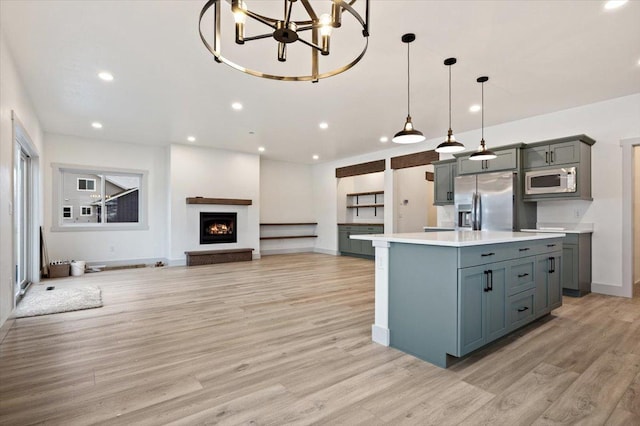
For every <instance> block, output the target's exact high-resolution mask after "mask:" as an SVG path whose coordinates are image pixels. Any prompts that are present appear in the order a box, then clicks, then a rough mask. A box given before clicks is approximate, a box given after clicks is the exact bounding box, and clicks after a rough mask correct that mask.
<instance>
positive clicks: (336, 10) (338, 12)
mask: <svg viewBox="0 0 640 426" xmlns="http://www.w3.org/2000/svg"><path fill="white" fill-rule="evenodd" d="M331 25H333V28H340V27H341V26H342V8H341V7H340V5H338V4H337V3H333V4H332V5H331Z"/></svg>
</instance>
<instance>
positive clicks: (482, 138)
mask: <svg viewBox="0 0 640 426" xmlns="http://www.w3.org/2000/svg"><path fill="white" fill-rule="evenodd" d="M481 140H482V146H484V81H483V82H482V137H481Z"/></svg>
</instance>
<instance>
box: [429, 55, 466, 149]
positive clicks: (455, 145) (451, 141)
mask: <svg viewBox="0 0 640 426" xmlns="http://www.w3.org/2000/svg"><path fill="white" fill-rule="evenodd" d="M456 62H458V60H457V59H456V58H448V59H445V60H444V64H445V65H446V66H448V67H449V131H448V132H447V140H445V141H444V142H442V143H441V144H440V145H438V147H437V148H436V152H440V153H443V154H451V153H453V152H460V151H464V145H462V144H461V143H460V142H458V141H456V138H455V136H453V130H451V66H452V65H453V64H455V63H456Z"/></svg>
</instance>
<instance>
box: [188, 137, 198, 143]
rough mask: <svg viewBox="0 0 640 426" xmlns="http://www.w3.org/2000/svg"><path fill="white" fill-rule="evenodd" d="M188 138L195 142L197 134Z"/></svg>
mask: <svg viewBox="0 0 640 426" xmlns="http://www.w3.org/2000/svg"><path fill="white" fill-rule="evenodd" d="M187 140H188V141H189V142H195V141H196V137H195V136H187Z"/></svg>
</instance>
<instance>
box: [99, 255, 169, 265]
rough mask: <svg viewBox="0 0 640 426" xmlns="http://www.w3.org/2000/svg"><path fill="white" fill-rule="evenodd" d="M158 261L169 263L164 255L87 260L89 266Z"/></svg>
mask: <svg viewBox="0 0 640 426" xmlns="http://www.w3.org/2000/svg"><path fill="white" fill-rule="evenodd" d="M156 262H162V263H164V264H165V265H167V264H169V263H170V262H169V259H167V258H164V257H151V258H143V259H120V260H95V261H94V260H92V261H87V267H91V266H96V265H106V266H127V265H140V264H145V265H155V263H156Z"/></svg>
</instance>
